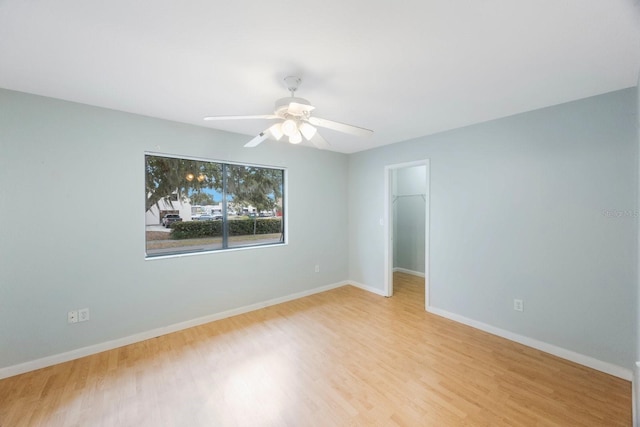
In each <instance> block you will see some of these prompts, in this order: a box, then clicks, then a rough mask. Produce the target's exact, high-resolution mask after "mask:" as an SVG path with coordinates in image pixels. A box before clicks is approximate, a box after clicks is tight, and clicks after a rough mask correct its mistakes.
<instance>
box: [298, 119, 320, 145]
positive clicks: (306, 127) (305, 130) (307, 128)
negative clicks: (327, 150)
mask: <svg viewBox="0 0 640 427" xmlns="http://www.w3.org/2000/svg"><path fill="white" fill-rule="evenodd" d="M300 132H301V133H302V135H303V136H304V137H305V139H306V140H307V141H309V140H311V138H313V136H314V135H315V134H316V132H318V129H316V128H315V127H313V126H311V125H310V124H309V123H302V124H301V125H300Z"/></svg>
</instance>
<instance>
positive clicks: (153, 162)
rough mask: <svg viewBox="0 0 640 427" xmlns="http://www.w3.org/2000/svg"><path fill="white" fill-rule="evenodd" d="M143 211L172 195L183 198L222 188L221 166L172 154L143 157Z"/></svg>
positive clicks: (168, 199) (166, 200) (167, 199)
mask: <svg viewBox="0 0 640 427" xmlns="http://www.w3.org/2000/svg"><path fill="white" fill-rule="evenodd" d="M145 184H146V185H145V191H146V195H147V198H146V210H147V211H148V210H149V209H151V207H153V206H154V205H158V203H159V202H160V201H163V200H164V201H165V202H169V201H170V199H171V197H172V196H173V195H176V196H177V198H178V200H184V199H185V198H186V197H187V196H188V195H189V192H190V191H191V192H198V191H199V190H202V189H205V188H209V189H216V190H218V191H220V190H221V189H222V165H221V164H220V163H212V162H203V161H198V160H188V159H177V158H173V157H161V156H152V155H146V156H145Z"/></svg>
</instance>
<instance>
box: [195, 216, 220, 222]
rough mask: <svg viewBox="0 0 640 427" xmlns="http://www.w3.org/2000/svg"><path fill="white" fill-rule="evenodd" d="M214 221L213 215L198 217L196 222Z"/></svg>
mask: <svg viewBox="0 0 640 427" xmlns="http://www.w3.org/2000/svg"><path fill="white" fill-rule="evenodd" d="M214 219H216V218H215V217H214V216H213V215H200V216H199V217H198V218H196V220H198V221H213V220H214Z"/></svg>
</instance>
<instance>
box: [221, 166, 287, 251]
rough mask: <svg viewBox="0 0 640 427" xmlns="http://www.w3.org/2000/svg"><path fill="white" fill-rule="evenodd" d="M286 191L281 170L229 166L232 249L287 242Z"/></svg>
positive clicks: (228, 181)
mask: <svg viewBox="0 0 640 427" xmlns="http://www.w3.org/2000/svg"><path fill="white" fill-rule="evenodd" d="M283 188H284V171H282V170H280V169H267V168H259V167H253V166H241V165H229V167H228V169H227V189H228V200H229V201H230V203H229V205H230V206H231V210H232V211H234V212H235V213H238V214H239V215H236V216H235V217H232V216H228V218H229V220H230V221H229V223H228V227H229V247H239V246H247V245H264V244H273V243H279V242H284V224H283V220H284V215H283V209H282V207H283V193H284V192H283ZM234 218H235V220H234V221H233V222H232V221H231V220H232V219H234Z"/></svg>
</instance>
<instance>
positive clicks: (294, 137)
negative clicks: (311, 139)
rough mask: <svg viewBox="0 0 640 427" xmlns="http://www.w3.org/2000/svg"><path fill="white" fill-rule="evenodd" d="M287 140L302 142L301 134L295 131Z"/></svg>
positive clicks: (296, 142)
mask: <svg viewBox="0 0 640 427" xmlns="http://www.w3.org/2000/svg"><path fill="white" fill-rule="evenodd" d="M289 142H290V143H292V144H300V143H301V142H302V134H301V133H300V132H299V131H296V132H295V133H294V134H293V135H290V136H289Z"/></svg>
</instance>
